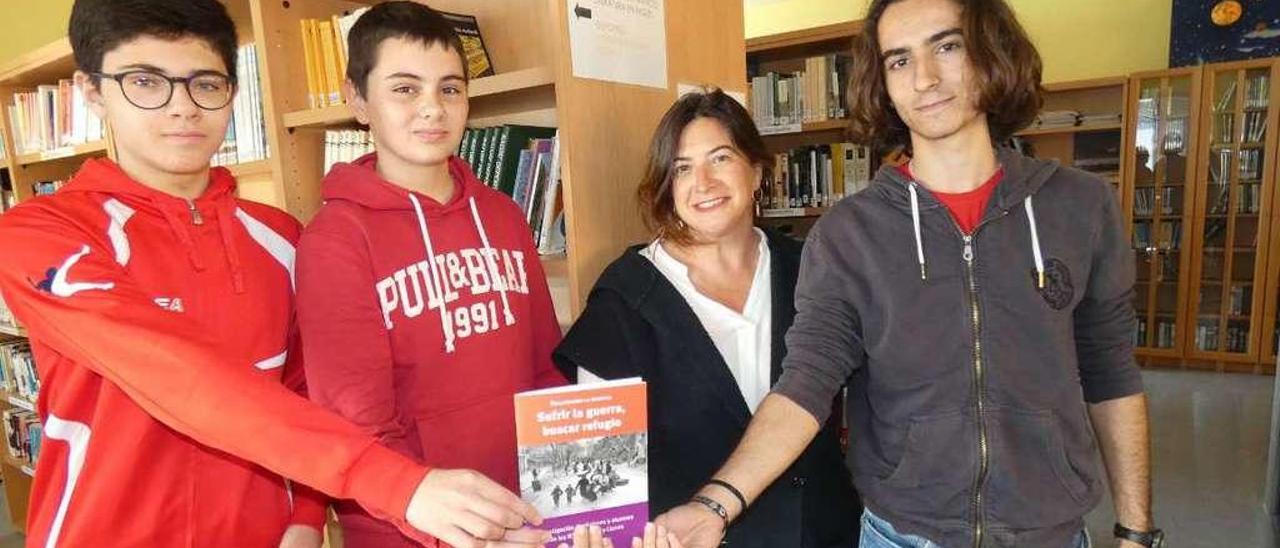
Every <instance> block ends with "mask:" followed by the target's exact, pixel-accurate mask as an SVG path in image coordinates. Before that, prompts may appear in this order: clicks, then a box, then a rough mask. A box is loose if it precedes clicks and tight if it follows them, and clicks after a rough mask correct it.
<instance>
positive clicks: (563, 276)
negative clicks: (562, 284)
mask: <svg viewBox="0 0 1280 548" xmlns="http://www.w3.org/2000/svg"><path fill="white" fill-rule="evenodd" d="M540 259H542V270H543V272H544V273H546V275H547V280H567V279H568V278H569V258H568V257H567V256H566V255H565V254H564V253H557V254H555V255H542V256H541V257H540Z"/></svg>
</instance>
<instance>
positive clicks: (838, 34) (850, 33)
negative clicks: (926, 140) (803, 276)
mask: <svg viewBox="0 0 1280 548" xmlns="http://www.w3.org/2000/svg"><path fill="white" fill-rule="evenodd" d="M861 32H862V21H847V22H842V23H836V24H832V25H824V26H821V27H814V28H809V29H801V30H797V31H792V32H784V33H780V34H774V35H769V36H760V37H756V38H752V39H750V40H747V43H746V57H747V65H748V66H749V67H751V71H752V72H751V73H750V74H749V75H748V76H752V75H763V74H766V73H769V72H776V73H779V74H790V73H792V72H794V71H801V70H806V69H807V68H808V67H807V66H806V64H805V60H806V59H807V58H810V57H816V56H823V55H830V54H839V55H842V56H850V55H851V54H852V53H853V40H854V39H855V38H857V37H858V35H859V34H860V33H861ZM844 100H845V98H844V97H841V98H840V101H841V102H843V101H844ZM751 104H752V103H751V102H750V101H748V105H749V107H748V108H749V109H750V108H751V107H750V105H751ZM848 127H849V120H848V119H847V118H834V119H824V120H817V121H811V122H803V123H797V124H790V125H782V126H760V125H758V127H757V129H758V130H759V132H760V135H761V137H763V138H764V142H765V145H766V146H767V147H768V149H769V152H770V154H773V155H776V154H784V153H787V152H789V151H792V150H795V149H798V148H802V147H809V146H815V145H829V144H834V143H842V142H848V141H849V139H848V138H847V132H848ZM769 168H770V169H773V166H769ZM875 168H876V162H875V161H874V160H873V161H872V165H871V173H870V174H874V170H875ZM833 175H834V174H833ZM766 205H767V204H766ZM827 210H828V208H827V207H789V208H768V207H766V208H763V209H761V210H760V214H759V215H757V218H756V224H758V225H761V226H768V227H771V228H774V229H776V230H779V231H782V232H783V233H786V234H790V235H792V236H794V237H804V236H805V235H806V234H807V233H808V231H809V229H810V228H812V226H813V224H814V222H816V221H817V219H818V218H819V217H821V216H822V215H823V214H825V213H826V212H827Z"/></svg>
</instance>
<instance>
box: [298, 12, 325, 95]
mask: <svg viewBox="0 0 1280 548" xmlns="http://www.w3.org/2000/svg"><path fill="white" fill-rule="evenodd" d="M311 22H312V20H310V19H300V20H299V21H298V25H299V26H300V27H302V32H301V33H300V34H301V35H302V61H303V67H305V68H306V72H307V102H308V103H309V104H310V105H311V108H320V107H322V106H324V102H323V101H322V100H321V99H320V89H321V88H322V87H323V86H322V84H321V83H320V73H319V72H317V70H316V59H318V58H319V57H320V55H319V54H318V53H317V52H316V50H317V49H318V48H317V47H316V43H315V40H314V36H315V35H313V34H312V33H311Z"/></svg>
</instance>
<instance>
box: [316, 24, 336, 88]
mask: <svg viewBox="0 0 1280 548" xmlns="http://www.w3.org/2000/svg"><path fill="white" fill-rule="evenodd" d="M316 27H317V29H316V32H317V33H318V34H319V42H320V53H321V55H323V56H324V59H323V60H322V62H323V67H324V85H325V89H324V92H325V98H326V100H327V101H328V105H329V106H334V105H341V104H342V74H340V73H339V72H338V63H339V62H340V60H339V59H338V50H337V47H338V45H337V44H336V41H337V40H336V38H335V36H336V35H335V34H334V33H333V22H331V21H327V20H324V19H321V20H319V21H318V22H317V23H316Z"/></svg>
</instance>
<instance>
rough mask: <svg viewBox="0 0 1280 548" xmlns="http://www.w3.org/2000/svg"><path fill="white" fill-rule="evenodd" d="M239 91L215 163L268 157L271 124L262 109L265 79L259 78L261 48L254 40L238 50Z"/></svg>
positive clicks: (228, 163) (239, 162) (239, 161)
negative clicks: (268, 135)
mask: <svg viewBox="0 0 1280 548" xmlns="http://www.w3.org/2000/svg"><path fill="white" fill-rule="evenodd" d="M236 74H238V75H239V83H238V88H239V90H238V92H237V93H236V98H235V101H233V102H232V109H231V123H230V124H227V136H226V138H225V139H223V141H222V146H221V147H219V148H218V152H217V153H216V154H214V156H213V162H212V163H213V165H215V166H220V165H231V164H242V163H245V162H252V161H255V160H262V159H265V158H266V157H267V154H268V151H267V127H266V125H265V124H264V119H265V114H264V113H263V109H262V82H261V80H260V79H259V78H258V50H257V48H255V47H254V46H253V44H245V45H243V46H240V49H238V50H237V51H236Z"/></svg>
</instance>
